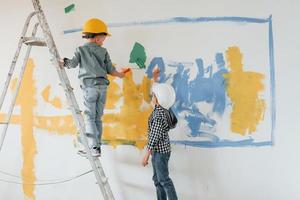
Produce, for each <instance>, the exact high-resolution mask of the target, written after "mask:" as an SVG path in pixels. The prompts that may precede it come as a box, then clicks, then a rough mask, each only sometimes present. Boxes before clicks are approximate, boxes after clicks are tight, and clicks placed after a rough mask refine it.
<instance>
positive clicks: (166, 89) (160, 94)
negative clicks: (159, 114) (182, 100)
mask: <svg viewBox="0 0 300 200" xmlns="http://www.w3.org/2000/svg"><path fill="white" fill-rule="evenodd" d="M152 92H153V93H154V94H155V96H156V98H157V101H158V103H159V105H161V106H162V107H163V108H165V109H169V108H170V107H171V106H172V105H173V104H174V103H175V98H176V96H175V91H174V88H173V87H172V86H171V85H170V84H167V83H154V84H153V86H152Z"/></svg>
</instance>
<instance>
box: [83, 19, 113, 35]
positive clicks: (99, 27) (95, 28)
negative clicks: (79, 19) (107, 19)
mask: <svg viewBox="0 0 300 200" xmlns="http://www.w3.org/2000/svg"><path fill="white" fill-rule="evenodd" d="M82 33H83V34H85V33H106V34H107V35H108V36H110V34H109V33H108V30H107V25H106V24H105V23H104V22H103V21H102V20H100V19H96V18H92V19H89V20H87V21H86V22H85V24H84V26H83V30H82Z"/></svg>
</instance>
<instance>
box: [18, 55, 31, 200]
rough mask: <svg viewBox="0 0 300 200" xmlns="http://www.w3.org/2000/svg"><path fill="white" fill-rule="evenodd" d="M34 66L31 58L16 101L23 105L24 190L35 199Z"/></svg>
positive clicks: (28, 196) (21, 122)
mask: <svg viewBox="0 0 300 200" xmlns="http://www.w3.org/2000/svg"><path fill="white" fill-rule="evenodd" d="M34 67H35V66H34V63H33V60H32V59H29V61H28V63H27V66H26V70H25V74H24V78H23V81H22V84H21V87H20V92H19V95H18V97H17V102H16V105H19V106H20V107H21V112H20V118H19V120H20V124H21V132H22V136H21V141H22V151H23V169H22V172H21V173H22V178H23V192H24V195H25V197H26V199H30V200H35V194H34V190H35V186H34V185H31V184H34V183H35V181H36V176H35V164H34V158H35V155H36V154H37V149H36V141H35V139H34V135H33V108H34V106H36V99H35V94H36V88H35V81H34V79H33V70H34ZM12 89H14V88H12Z"/></svg>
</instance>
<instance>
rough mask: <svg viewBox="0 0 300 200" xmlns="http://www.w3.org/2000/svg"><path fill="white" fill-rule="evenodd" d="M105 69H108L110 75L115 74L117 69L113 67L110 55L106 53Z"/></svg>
mask: <svg viewBox="0 0 300 200" xmlns="http://www.w3.org/2000/svg"><path fill="white" fill-rule="evenodd" d="M104 63H105V67H106V71H107V73H108V74H111V73H113V72H114V71H116V69H115V67H114V66H113V64H112V62H111V60H110V56H109V54H108V53H107V52H106V54H105V61H104Z"/></svg>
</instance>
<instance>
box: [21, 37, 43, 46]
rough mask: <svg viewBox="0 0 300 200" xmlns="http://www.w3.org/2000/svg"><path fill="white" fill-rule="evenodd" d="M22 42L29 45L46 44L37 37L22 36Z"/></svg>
mask: <svg viewBox="0 0 300 200" xmlns="http://www.w3.org/2000/svg"><path fill="white" fill-rule="evenodd" d="M22 39H23V43H24V44H26V45H31V46H47V43H46V42H45V40H44V39H43V38H37V37H23V38H22Z"/></svg>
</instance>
